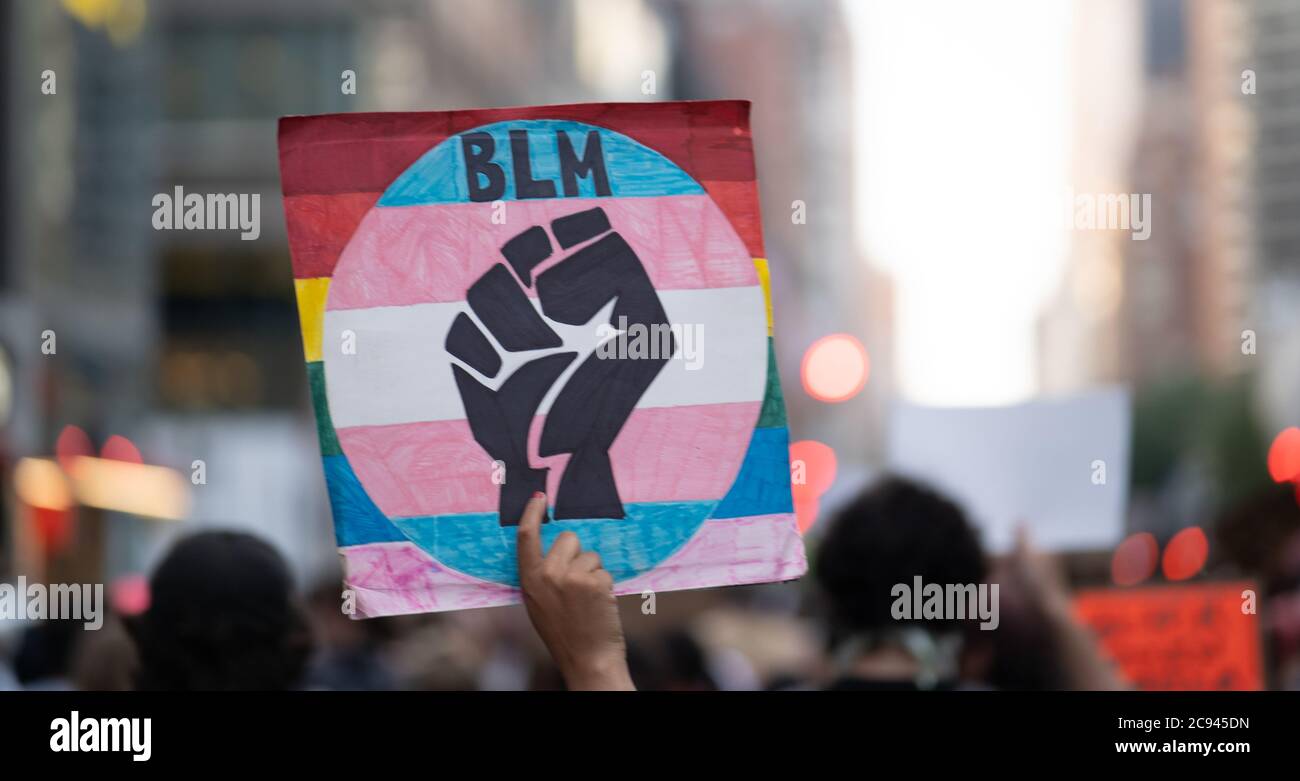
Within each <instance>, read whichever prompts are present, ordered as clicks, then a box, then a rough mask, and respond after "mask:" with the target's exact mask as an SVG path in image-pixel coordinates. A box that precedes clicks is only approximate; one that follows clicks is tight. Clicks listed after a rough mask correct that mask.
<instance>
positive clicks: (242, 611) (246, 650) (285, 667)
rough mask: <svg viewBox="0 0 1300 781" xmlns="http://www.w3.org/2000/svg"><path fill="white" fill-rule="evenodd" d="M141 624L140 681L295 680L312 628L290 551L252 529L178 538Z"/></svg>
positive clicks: (285, 683) (253, 684) (265, 685)
mask: <svg viewBox="0 0 1300 781" xmlns="http://www.w3.org/2000/svg"><path fill="white" fill-rule="evenodd" d="M150 592H151V594H150V606H149V610H148V611H147V612H146V613H145V614H144V616H143V617H142V620H141V623H140V629H139V645H140V688H142V689H169V690H214V689H215V690H250V689H290V688H293V687H295V686H297V685H298V684H299V682H300V680H301V678H302V675H303V670H304V667H305V665H306V662H307V657H308V655H309V653H310V651H311V636H310V632H309V631H308V628H307V622H306V619H305V616H304V614H303V611H302V609H301V607H300V606H299V604H298V602H297V600H296V598H295V595H294V587H293V578H292V577H291V575H290V573H289V568H288V566H287V565H286V564H285V562H284V559H282V558H281V557H280V554H278V553H277V552H276V551H275V549H274V548H272V547H271V546H270V545H268V544H267V543H266V542H263V541H262V540H260V539H258V538H257V537H254V536H252V535H250V534H243V533H240V532H228V531H212V532H202V533H199V534H195V535H194V536H192V537H188V538H186V539H184V540H181V541H180V542H179V543H177V545H176V547H174V548H173V549H172V550H171V552H170V553H169V554H167V557H166V558H165V559H163V561H162V563H161V564H160V565H159V566H158V569H157V570H156V571H155V572H154V574H153V578H152V580H151V581H150Z"/></svg>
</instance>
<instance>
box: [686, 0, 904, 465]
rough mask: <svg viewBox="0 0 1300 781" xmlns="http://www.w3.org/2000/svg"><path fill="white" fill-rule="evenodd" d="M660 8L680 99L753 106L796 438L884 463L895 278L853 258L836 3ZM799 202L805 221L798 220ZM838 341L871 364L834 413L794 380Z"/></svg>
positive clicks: (734, 1) (738, 2)
mask: <svg viewBox="0 0 1300 781" xmlns="http://www.w3.org/2000/svg"><path fill="white" fill-rule="evenodd" d="M666 7H667V8H668V9H670V19H671V23H670V27H671V29H672V30H673V34H674V38H673V41H674V48H673V50H674V54H675V57H674V60H673V74H674V78H673V92H674V96H675V97H678V98H684V99H710V98H740V99H747V100H751V101H753V108H752V117H751V120H752V128H753V134H754V145H755V153H756V165H757V168H758V174H759V189H760V195H761V200H762V209H763V228H764V241H765V244H766V249H767V253H768V255H769V259H770V265H771V269H772V288H773V306H774V316H775V319H776V334H777V337H776V342H777V357H778V362H779V364H780V367H781V376H782V378H783V380H784V386H785V396H786V405H787V408H788V410H789V414H790V417H791V430H792V431H794V432H797V437H798V438H814V439H820V440H822V441H825V442H827V443H830V444H832V445H833V446H834V447H835V448H836V450H837V452H838V453H839V455H840V458H841V460H848V461H861V460H864V459H866V458H868V457H874V456H878V455H879V454H880V452H881V450H882V445H883V437H882V436H881V431H882V428H883V417H884V416H883V410H884V407H885V400H886V399H887V398H888V397H889V395H890V393H891V392H892V383H891V379H892V374H893V372H892V345H893V298H892V288H891V286H890V282H889V279H888V278H887V277H886V276H885V275H884V274H883V273H881V272H874V271H872V269H871V267H869V266H868V265H867V264H866V263H865V262H863V261H864V259H863V258H861V257H859V255H858V253H857V250H856V244H855V238H854V232H853V225H852V215H853V214H854V210H853V202H854V187H853V184H854V183H853V176H852V171H853V168H852V165H851V164H850V163H851V158H852V156H853V154H854V151H853V150H854V133H853V123H852V115H853V113H852V110H851V108H852V106H851V99H852V95H853V92H852V84H851V73H852V68H851V60H850V58H851V50H850V36H849V32H848V30H847V28H846V26H845V19H844V15H843V9H842V6H841V5H840V3H838V2H834V0H805V1H804V2H773V1H771V0H760V2H743V1H742V0H718V1H717V2H708V3H692V2H681V1H680V0H677V1H676V2H671V3H668V4H667V6H666ZM796 202H798V204H797V203H796ZM799 204H801V205H802V210H803V215H804V218H805V219H804V220H803V221H799V220H796V219H795V217H796V210H797V209H799V208H800V206H799ZM834 332H847V333H850V334H852V335H854V336H856V337H858V338H859V339H860V340H861V341H862V342H863V344H864V345H865V346H866V348H867V352H868V355H869V357H870V361H871V367H870V376H869V379H868V382H867V386H866V389H865V390H864V391H863V393H862V394H861V395H860V396H859V397H857V398H855V399H854V400H852V401H849V402H845V403H841V404H838V405H835V406H834V407H833V408H832V407H828V406H827V405H825V404H823V403H821V402H818V401H815V400H813V399H812V398H811V397H809V396H808V395H807V394H806V393H804V392H803V390H802V388H801V387H800V384H799V375H800V361H801V359H802V357H803V351H804V350H805V349H806V348H807V347H808V345H810V344H811V343H812V342H813V341H815V340H816V339H817V338H819V337H821V336H824V335H826V334H828V333H834Z"/></svg>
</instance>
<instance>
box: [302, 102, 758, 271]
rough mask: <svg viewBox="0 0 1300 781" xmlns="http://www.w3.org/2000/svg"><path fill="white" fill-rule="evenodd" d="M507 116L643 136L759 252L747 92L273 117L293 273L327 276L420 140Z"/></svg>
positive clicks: (423, 143)
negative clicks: (717, 97)
mask: <svg viewBox="0 0 1300 781" xmlns="http://www.w3.org/2000/svg"><path fill="white" fill-rule="evenodd" d="M510 119H569V120H574V121H577V122H588V123H591V124H595V125H600V126H602V127H607V128H609V129H611V130H614V131H617V132H619V133H622V134H624V135H626V136H628V137H630V138H633V139H635V140H636V141H639V142H640V143H642V144H645V145H646V146H648V147H650V148H651V149H654V150H655V151H657V152H659V153H660V154H662V155H664V156H665V157H667V158H668V159H669V160H671V161H673V163H675V164H676V165H677V166H679V167H680V168H681V169H682V170H684V171H685V172H686V173H688V174H690V175H691V177H693V178H694V179H695V180H696V181H698V182H700V183H701V184H702V185H704V187H705V188H706V189H707V190H708V191H709V194H710V195H711V196H712V197H713V200H714V201H715V202H716V203H717V204H718V206H719V208H721V209H722V212H723V214H725V215H727V219H728V220H730V221H731V223H732V225H733V226H734V227H735V229H736V233H737V234H739V235H740V237H741V239H742V240H743V241H744V242H745V246H746V248H747V249H748V250H749V252H750V254H751V255H753V256H755V257H763V256H765V253H764V250H763V235H762V226H761V222H760V219H759V214H758V189H757V183H756V182H755V175H754V154H753V146H752V139H751V136H750V131H749V102H748V101H737V100H726V101H674V102H668V103H590V104H572V105H564V106H532V107H527V108H505V109H476V110H467V111H444V112H418V113H358V114H325V115H321V116H312V117H283V118H282V119H281V120H280V136H279V143H280V179H281V184H282V187H283V190H284V194H285V217H286V220H287V221H288V231H289V241H290V249H291V251H292V254H293V271H294V276H295V277H297V278H304V277H317V276H329V275H330V274H331V273H332V272H333V269H334V264H335V263H336V262H337V261H338V256H339V253H340V252H341V251H342V249H343V247H344V246H345V245H346V244H347V241H348V239H349V238H351V236H352V233H353V232H354V231H355V230H356V226H357V224H358V223H359V222H360V220H361V217H362V216H364V212H365V209H364V208H362V204H363V203H365V204H366V206H369V205H370V204H373V203H374V201H375V200H376V197H375V193H381V192H383V191H384V190H385V189H387V187H388V185H389V184H391V183H392V181H393V180H394V179H396V178H397V177H398V176H399V175H401V173H402V172H403V171H405V170H406V169H407V168H409V167H410V166H411V164H412V163H414V162H415V161H416V160H418V159H419V158H420V156H421V155H423V154H424V153H425V152H427V151H429V149H431V148H433V147H434V146H435V145H437V144H438V143H440V142H441V141H443V140H445V139H446V138H447V137H449V136H451V135H453V134H455V133H459V132H462V131H464V130H468V129H469V128H472V127H477V126H479V125H486V124H490V123H492V122H501V121H505V120H510ZM329 196H335V197H338V198H340V199H341V200H339V201H335V200H333V199H332V198H330V197H329Z"/></svg>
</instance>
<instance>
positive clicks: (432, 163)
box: [379, 119, 704, 206]
mask: <svg viewBox="0 0 1300 781" xmlns="http://www.w3.org/2000/svg"><path fill="white" fill-rule="evenodd" d="M511 130H524V131H527V133H528V141H529V144H528V156H529V160H530V163H531V171H532V177H533V178H534V179H538V180H541V179H547V180H550V181H551V182H553V183H554V184H555V191H556V193H557V197H559V198H563V197H564V185H563V182H562V181H561V180H560V157H559V149H558V146H557V141H556V135H555V134H556V132H557V131H559V132H564V133H567V134H568V136H569V140H570V141H571V142H572V144H573V150H574V152H575V153H576V154H577V155H578V157H579V158H582V157H584V156H585V155H586V151H587V150H586V145H587V133H588V132H589V131H592V130H595V131H597V132H598V133H599V134H600V143H601V149H602V150H603V151H604V156H605V170H606V172H607V174H608V176H609V186H610V197H614V198H651V197H658V196H663V195H702V194H703V193H704V189H703V188H702V187H700V185H699V184H698V183H697V182H696V181H695V180H694V179H692V178H691V177H690V176H689V175H687V174H686V172H685V171H683V170H682V169H680V168H678V167H677V166H676V165H675V164H674V163H673V162H672V161H670V160H669V159H668V158H666V157H664V156H663V155H661V154H659V153H658V152H656V151H654V150H653V149H650V148H649V147H647V146H645V145H644V144H641V143H639V142H637V141H633V140H632V139H630V138H628V137H627V136H625V135H622V134H621V133H615V132H614V131H612V130H608V129H606V128H601V127H597V126H595V125H588V124H585V123H582V122H572V121H568V120H553V119H532V120H516V121H507V122H497V123H495V124H491V125H484V126H482V127H477V128H473V129H472V130H468V131H465V132H467V133H472V132H483V133H488V134H489V135H491V136H492V140H493V141H494V142H495V145H496V148H495V150H494V151H493V155H492V162H493V163H495V164H497V165H499V166H501V169H502V171H504V172H505V175H506V189H505V194H504V195H503V196H502V198H501V200H505V201H513V200H518V198H517V197H516V192H515V184H514V169H513V166H512V164H511V158H510V136H509V131H511ZM461 135H464V134H463V133H462V134H457V135H454V136H452V137H450V138H448V139H446V140H445V141H443V142H442V143H440V144H438V145H437V146H436V147H434V148H433V149H431V150H429V151H428V152H426V153H425V154H424V155H423V156H422V157H421V158H420V159H419V160H417V161H415V163H414V164H413V165H412V166H411V167H410V168H408V169H406V171H405V172H403V173H402V175H401V176H399V177H397V179H396V180H394V181H393V183H392V184H391V185H389V187H388V189H387V190H385V191H384V194H383V196H381V197H380V199H379V205H380V206H418V205H422V204H434V203H467V202H469V187H468V185H467V183H466V176H465V157H464V153H463V151H462V148H461ZM577 181H578V195H577V196H576V197H580V198H593V197H596V191H595V184H594V181H593V178H592V177H591V176H590V175H589V176H587V177H585V178H579V179H578V180H577Z"/></svg>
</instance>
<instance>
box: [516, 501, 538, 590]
mask: <svg viewBox="0 0 1300 781" xmlns="http://www.w3.org/2000/svg"><path fill="white" fill-rule="evenodd" d="M545 517H546V494H544V493H542V492H541V491H538V492H537V493H535V494H533V498H532V499H529V500H528V505H527V506H526V507H524V517H522V518H520V519H519V531H518V533H517V534H516V535H515V548H516V549H517V552H518V556H519V571H520V572H521V573H522V572H524V571H525V570H532V569H536V568H537V567H540V566H541V565H542V518H545Z"/></svg>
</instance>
